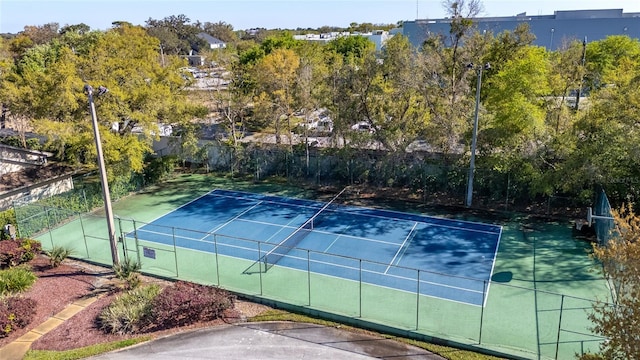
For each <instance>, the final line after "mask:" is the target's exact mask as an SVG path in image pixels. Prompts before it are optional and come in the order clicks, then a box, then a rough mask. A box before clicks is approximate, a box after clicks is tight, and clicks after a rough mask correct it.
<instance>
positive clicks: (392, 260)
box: [384, 222, 418, 274]
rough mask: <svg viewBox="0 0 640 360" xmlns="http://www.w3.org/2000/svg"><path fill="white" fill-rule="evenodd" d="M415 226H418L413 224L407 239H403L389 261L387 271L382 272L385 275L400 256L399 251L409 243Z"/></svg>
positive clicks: (416, 223)
mask: <svg viewBox="0 0 640 360" xmlns="http://www.w3.org/2000/svg"><path fill="white" fill-rule="evenodd" d="M417 226H418V222H414V223H413V227H412V228H411V231H409V233H408V234H407V237H405V238H404V241H403V242H402V245H400V247H399V248H398V251H397V252H396V255H395V256H394V257H393V259H391V263H389V266H387V270H385V271H384V273H385V274H386V273H387V272H389V269H391V266H393V263H394V262H395V261H396V258H397V257H398V255H399V254H400V251H402V249H403V248H404V245H405V244H406V243H407V241H409V239H410V238H411V234H413V231H414V230H415V229H416V227H417Z"/></svg>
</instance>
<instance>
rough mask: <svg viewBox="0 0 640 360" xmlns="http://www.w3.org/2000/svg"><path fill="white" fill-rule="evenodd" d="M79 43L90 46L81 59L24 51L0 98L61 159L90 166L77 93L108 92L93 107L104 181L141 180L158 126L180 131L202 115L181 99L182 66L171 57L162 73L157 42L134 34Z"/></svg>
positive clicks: (49, 50)
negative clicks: (105, 168)
mask: <svg viewBox="0 0 640 360" xmlns="http://www.w3.org/2000/svg"><path fill="white" fill-rule="evenodd" d="M80 36H81V37H89V38H90V39H91V40H90V41H87V42H86V43H85V45H86V48H85V51H86V53H85V51H83V52H78V53H74V51H73V50H72V49H71V48H70V47H69V46H68V45H67V44H64V43H62V42H60V41H57V40H55V41H53V42H51V44H48V45H39V46H36V47H34V48H32V49H30V50H28V51H27V52H26V53H25V54H24V55H23V56H22V57H21V58H20V59H19V61H18V62H17V64H16V66H15V67H14V68H13V69H12V71H11V72H10V74H8V75H7V78H6V79H4V81H3V82H2V86H1V87H0V95H2V98H3V99H9V101H8V105H9V107H10V111H11V115H12V116H17V117H21V118H23V119H25V120H26V121H28V123H29V125H30V126H31V127H33V128H35V129H36V130H37V132H38V133H40V134H42V135H44V136H46V137H47V139H48V146H50V147H51V148H53V149H56V151H57V152H58V155H59V156H60V157H61V158H62V159H65V160H68V161H71V162H76V163H81V164H88V165H95V162H94V161H93V159H94V156H95V148H94V143H93V136H92V130H91V122H90V121H88V118H89V114H88V111H87V95H86V94H85V93H83V91H82V89H83V87H84V85H85V84H90V85H92V86H93V87H94V88H97V87H98V86H100V85H103V86H106V87H107V88H108V89H109V92H108V93H107V94H106V95H105V96H101V97H96V99H95V103H96V110H97V112H98V120H99V122H100V123H99V126H100V131H101V137H102V140H103V150H104V156H105V161H106V162H107V164H109V165H110V166H109V167H108V168H109V171H110V173H109V175H110V178H113V176H128V175H130V173H131V172H132V171H135V172H140V171H142V169H143V165H144V157H145V155H146V154H148V153H150V152H151V141H152V140H153V139H156V138H157V137H158V132H159V131H158V124H159V123H164V124H180V123H181V122H186V121H190V120H191V119H192V118H193V117H197V116H201V115H202V114H203V109H202V107H199V106H193V105H190V104H188V103H187V102H186V101H185V99H184V96H183V95H182V93H181V92H182V90H183V87H184V85H185V81H184V79H183V78H182V77H181V75H180V72H179V68H180V67H182V66H184V65H185V63H184V60H182V59H179V58H177V57H171V58H170V59H169V60H170V61H169V64H167V66H166V67H161V66H160V64H159V60H158V53H157V47H158V42H157V40H155V39H154V38H153V37H150V36H148V35H147V34H146V31H145V30H144V29H143V28H140V27H129V26H126V25H123V26H121V27H118V28H114V29H112V30H109V31H107V32H106V33H104V34H103V35H101V36H97V37H93V35H92V33H88V34H84V35H80ZM134 129H136V132H135V133H134V132H133V130H134Z"/></svg>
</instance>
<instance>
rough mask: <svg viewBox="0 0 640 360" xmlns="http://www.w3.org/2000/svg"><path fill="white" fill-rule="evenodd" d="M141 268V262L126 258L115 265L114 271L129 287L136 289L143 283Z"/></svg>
mask: <svg viewBox="0 0 640 360" xmlns="http://www.w3.org/2000/svg"><path fill="white" fill-rule="evenodd" d="M141 268H142V265H141V264H140V263H139V262H137V261H135V260H132V259H131V258H126V259H125V260H124V261H121V262H120V263H119V264H117V265H114V266H113V272H114V273H115V274H116V277H117V278H118V279H120V280H122V281H124V282H125V284H126V287H127V288H128V289H135V288H137V287H138V286H139V285H140V283H141V280H140V273H139V272H140V269H141Z"/></svg>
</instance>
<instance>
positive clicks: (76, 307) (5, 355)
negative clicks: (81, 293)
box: [0, 295, 101, 360]
mask: <svg viewBox="0 0 640 360" xmlns="http://www.w3.org/2000/svg"><path fill="white" fill-rule="evenodd" d="M100 296H101V295H94V296H90V297H87V298H84V299H80V300H77V301H74V302H73V303H72V304H69V305H68V306H67V307H66V308H64V309H63V310H62V311H60V312H59V313H57V314H55V315H54V316H52V317H50V318H49V319H47V320H45V322H43V323H42V324H40V325H38V327H36V328H34V329H33V330H31V331H29V332H28V333H26V334H24V335H22V336H21V337H19V338H17V339H16V340H14V341H13V342H11V343H9V344H7V345H5V346H4V347H3V348H0V359H2V360H21V359H22V358H23V357H24V354H26V353H27V351H28V350H29V349H30V348H31V343H33V342H34V341H36V340H38V339H39V338H40V337H41V336H42V335H44V334H46V333H48V332H49V331H51V330H53V329H55V328H56V327H57V326H58V325H60V324H62V323H63V322H64V321H66V320H67V319H70V318H71V317H73V316H74V315H75V314H77V313H79V312H80V311H82V310H84V308H86V307H87V306H89V305H91V304H93V302H94V301H96V300H98V298H99V297H100Z"/></svg>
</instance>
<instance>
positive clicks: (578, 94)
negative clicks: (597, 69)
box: [575, 36, 587, 111]
mask: <svg viewBox="0 0 640 360" xmlns="http://www.w3.org/2000/svg"><path fill="white" fill-rule="evenodd" d="M586 56H587V37H586V36H585V37H584V40H582V71H584V66H585V64H586V62H587V58H586ZM582 71H581V72H580V87H579V88H578V91H576V108H575V111H578V109H579V108H578V105H579V104H580V91H581V90H582V86H583V84H584V75H583V73H582Z"/></svg>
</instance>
